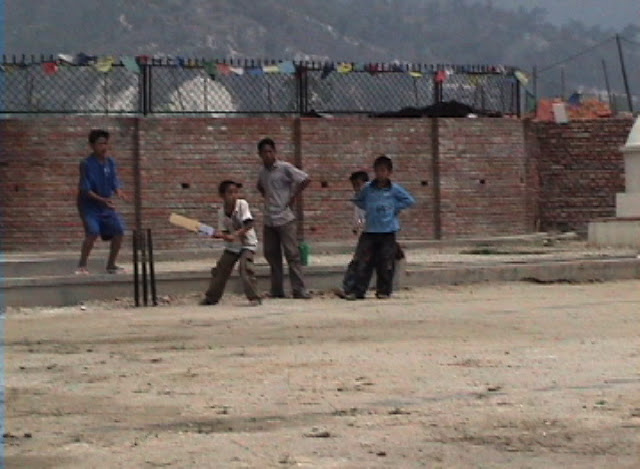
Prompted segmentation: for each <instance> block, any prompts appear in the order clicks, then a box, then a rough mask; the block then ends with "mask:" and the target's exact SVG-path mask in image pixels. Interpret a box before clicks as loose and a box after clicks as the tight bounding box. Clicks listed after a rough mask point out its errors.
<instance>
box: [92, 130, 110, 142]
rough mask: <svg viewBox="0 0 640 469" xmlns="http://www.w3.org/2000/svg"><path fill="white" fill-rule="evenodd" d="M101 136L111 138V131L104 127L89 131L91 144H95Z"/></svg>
mask: <svg viewBox="0 0 640 469" xmlns="http://www.w3.org/2000/svg"><path fill="white" fill-rule="evenodd" d="M99 138H105V139H107V140H109V132H107V131H106V130H102V129H93V130H92V131H91V132H89V144H91V145H93V144H94V143H96V142H97V141H98V139H99Z"/></svg>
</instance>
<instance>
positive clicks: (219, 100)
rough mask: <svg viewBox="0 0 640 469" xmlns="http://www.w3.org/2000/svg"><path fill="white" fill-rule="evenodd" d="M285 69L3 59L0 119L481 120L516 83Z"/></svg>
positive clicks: (405, 69)
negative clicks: (416, 115) (447, 108)
mask: <svg viewBox="0 0 640 469" xmlns="http://www.w3.org/2000/svg"><path fill="white" fill-rule="evenodd" d="M211 63H212V62H209V64H211ZM185 64H188V65H185ZM290 64H291V68H290V69H289V72H287V73H278V72H276V73H272V72H266V71H265V70H267V68H266V66H271V67H276V69H277V67H278V62H264V63H262V62H257V63H256V62H253V61H251V62H249V61H245V62H244V63H239V62H236V63H235V64H234V63H233V62H229V63H224V62H216V63H215V66H214V68H215V67H218V70H224V73H212V72H211V67H210V66H207V63H206V62H204V61H199V60H193V61H192V60H189V61H180V62H177V61H172V60H150V61H145V62H141V63H139V70H133V71H132V69H131V67H125V66H124V65H123V64H122V63H121V62H120V61H116V62H114V63H113V64H112V66H110V67H108V70H106V71H105V70H100V69H99V68H98V67H96V66H95V63H84V64H82V65H79V64H72V63H60V62H59V61H56V60H53V59H51V60H44V59H43V60H35V59H34V60H31V61H27V60H24V58H23V60H21V61H17V60H16V59H15V58H14V59H13V60H12V61H9V60H7V58H6V57H4V60H3V63H2V64H1V66H0V113H2V114H16V113H33V114H37V113H87V114H89V113H91V114H138V113H143V114H147V113H155V114H185V115H188V114H206V115H234V114H237V115H240V114H244V115H246V114H271V113H275V114H306V113H309V112H318V113H334V114H349V113H351V114H354V113H371V114H375V113H385V112H397V111H400V110H402V109H407V108H425V107H428V106H430V105H432V104H435V103H438V102H441V101H457V102H460V103H463V104H466V105H468V106H470V107H472V108H473V109H474V110H476V111H478V112H481V113H502V114H514V115H515V114H519V111H520V94H519V91H520V88H519V84H518V81H517V80H516V79H515V77H514V74H513V72H514V70H513V69H505V68H504V67H502V69H501V70H499V71H496V69H495V67H489V66H476V67H475V69H473V70H472V71H469V70H470V69H472V67H469V68H465V67H457V69H456V67H454V66H451V67H447V68H446V69H445V68H443V67H442V66H430V65H403V66H398V65H392V66H390V65H378V64H376V65H375V67H368V66H366V67H362V66H360V67H356V66H355V64H347V70H346V71H345V69H344V66H345V64H332V63H329V64H326V63H325V64H315V63H303V62H301V63H295V64H293V63H290ZM223 66H224V69H223ZM341 67H342V68H341ZM272 70H273V68H272ZM445 70H446V71H445Z"/></svg>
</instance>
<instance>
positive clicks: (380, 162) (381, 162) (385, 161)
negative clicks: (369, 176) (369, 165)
mask: <svg viewBox="0 0 640 469" xmlns="http://www.w3.org/2000/svg"><path fill="white" fill-rule="evenodd" d="M380 166H384V167H386V168H387V169H388V170H389V171H393V161H391V158H389V157H388V156H386V155H381V156H379V157H377V158H376V159H375V161H374V162H373V169H375V168H378V167H380Z"/></svg>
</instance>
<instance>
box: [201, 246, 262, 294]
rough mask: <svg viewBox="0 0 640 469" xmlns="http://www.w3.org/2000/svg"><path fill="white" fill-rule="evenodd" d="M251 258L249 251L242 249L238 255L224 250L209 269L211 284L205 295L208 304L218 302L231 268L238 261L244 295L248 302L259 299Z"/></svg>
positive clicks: (251, 253)
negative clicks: (214, 264)
mask: <svg viewBox="0 0 640 469" xmlns="http://www.w3.org/2000/svg"><path fill="white" fill-rule="evenodd" d="M253 257H254V253H253V251H250V250H249V249H243V250H242V251H240V253H239V254H237V253H235V252H231V251H227V250H225V251H224V252H223V253H222V256H220V259H218V263H217V264H216V266H215V267H214V268H213V269H211V282H210V283H209V289H208V290H207V292H206V293H205V296H206V298H207V300H209V302H210V303H217V302H218V301H220V298H222V294H223V293H224V288H225V286H226V285H227V280H229V277H230V276H231V272H233V268H234V267H235V265H236V262H238V261H240V262H239V264H240V266H239V271H240V278H241V279H242V287H243V288H244V294H245V295H246V296H247V298H248V299H249V300H257V299H259V298H260V296H259V295H258V282H257V280H256V272H255V267H254V264H253Z"/></svg>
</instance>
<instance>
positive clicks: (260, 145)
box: [258, 138, 276, 151]
mask: <svg viewBox="0 0 640 469" xmlns="http://www.w3.org/2000/svg"><path fill="white" fill-rule="evenodd" d="M267 145H269V146H271V148H273V149H274V150H275V149H276V142H274V141H273V139H270V138H263V139H262V140H260V141H259V142H258V151H260V150H262V149H263V148H264V147H266V146H267Z"/></svg>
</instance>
